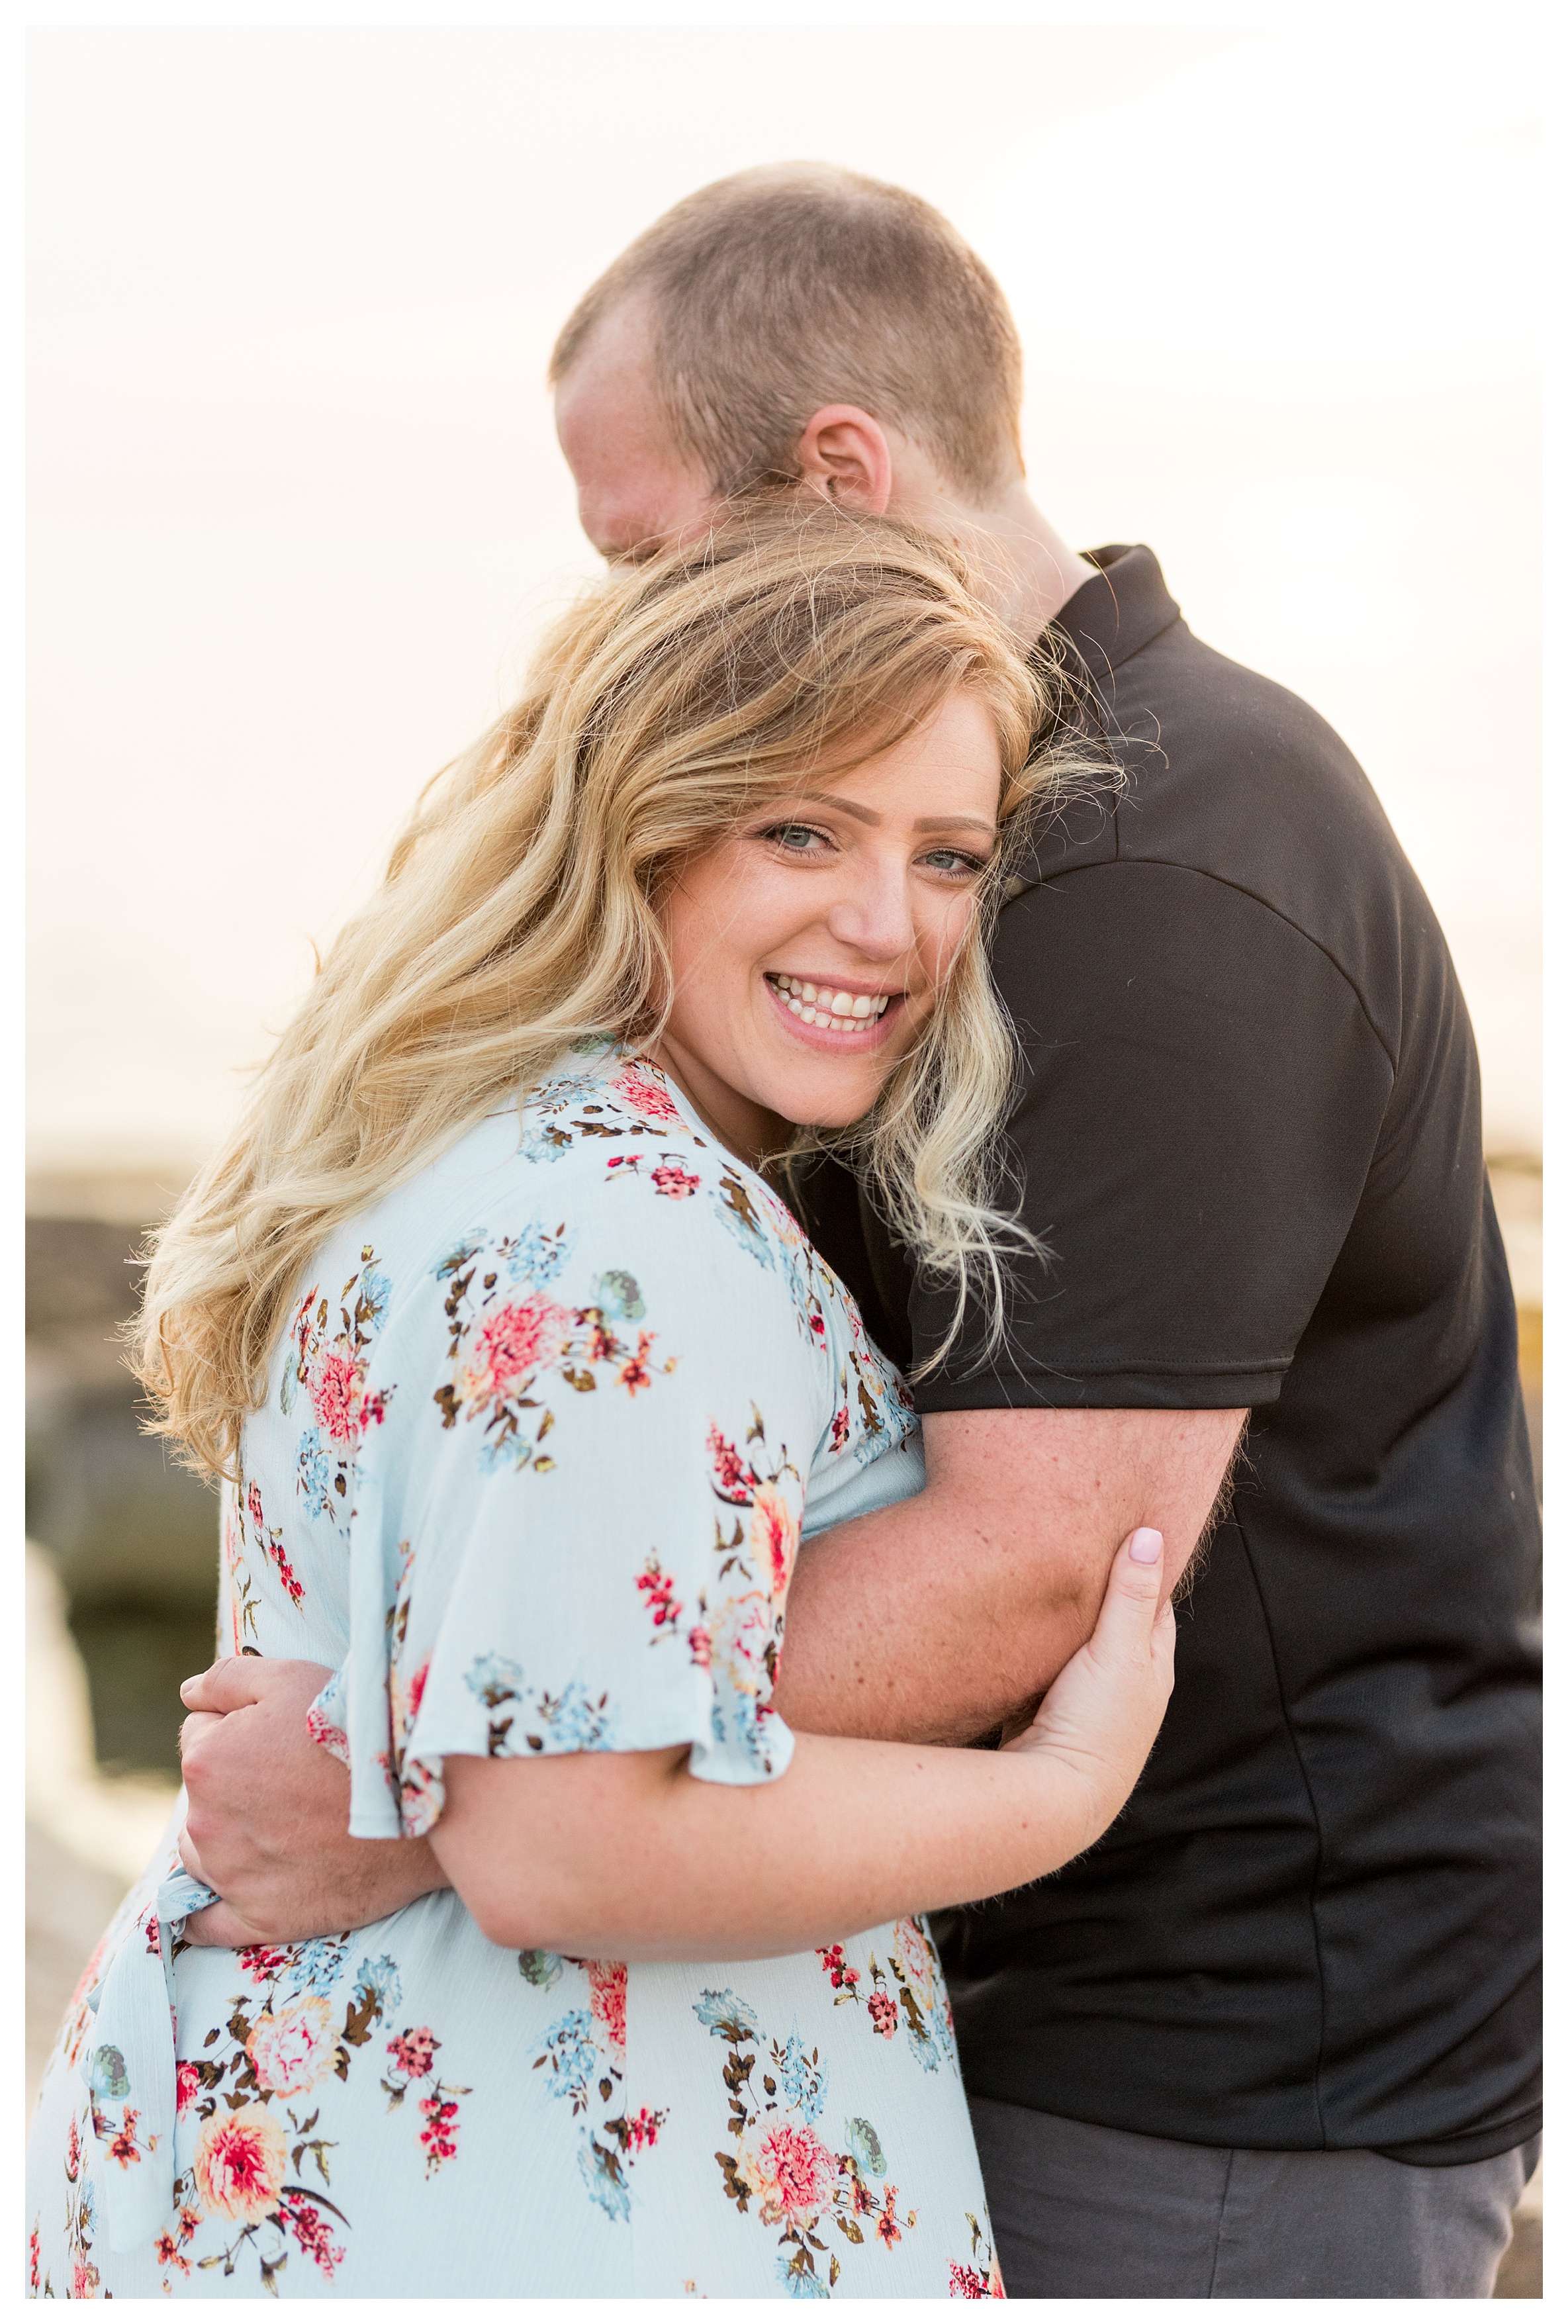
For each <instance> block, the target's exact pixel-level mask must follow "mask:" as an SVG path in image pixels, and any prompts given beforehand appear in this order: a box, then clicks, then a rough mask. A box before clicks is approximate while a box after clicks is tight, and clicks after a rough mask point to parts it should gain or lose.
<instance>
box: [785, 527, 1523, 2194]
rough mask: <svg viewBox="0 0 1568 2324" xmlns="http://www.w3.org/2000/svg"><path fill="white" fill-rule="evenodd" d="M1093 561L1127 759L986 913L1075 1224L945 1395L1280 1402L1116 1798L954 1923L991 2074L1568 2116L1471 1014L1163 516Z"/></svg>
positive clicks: (1504, 1350)
mask: <svg viewBox="0 0 1568 2324" xmlns="http://www.w3.org/2000/svg"><path fill="white" fill-rule="evenodd" d="M1093 561H1094V563H1095V564H1096V565H1097V566H1099V567H1101V568H1102V569H1101V572H1100V573H1099V574H1098V575H1097V576H1096V577H1095V578H1094V579H1093V580H1092V581H1090V582H1087V583H1086V584H1085V585H1084V587H1083V588H1081V589H1080V590H1079V591H1078V592H1077V594H1076V595H1075V596H1074V597H1073V598H1072V600H1071V601H1070V603H1069V604H1068V605H1067V606H1066V607H1065V611H1064V612H1063V613H1062V615H1061V616H1060V619H1059V627H1060V629H1061V630H1063V631H1064V632H1065V633H1066V635H1067V636H1068V637H1069V638H1070V639H1071V640H1072V641H1074V643H1075V646H1076V647H1077V649H1078V650H1079V653H1080V654H1081V655H1082V657H1083V659H1084V664H1085V665H1086V667H1087V669H1088V671H1089V673H1090V676H1091V678H1092V679H1093V685H1094V687H1095V688H1096V690H1097V695H1098V715H1100V716H1101V717H1102V719H1103V722H1104V724H1105V727H1106V729H1107V731H1108V732H1109V733H1111V735H1112V736H1113V737H1114V738H1115V747H1116V752H1117V756H1118V758H1119V760H1120V761H1121V764H1122V765H1123V767H1124V768H1125V770H1126V776H1127V780H1126V784H1125V788H1123V790H1122V792H1121V796H1120V798H1116V799H1114V801H1113V802H1111V804H1103V803H1102V804H1100V805H1093V806H1090V807H1084V808H1082V809H1080V810H1078V811H1076V812H1075V814H1074V815H1073V816H1070V817H1069V818H1068V820H1067V821H1066V823H1065V825H1062V824H1057V825H1047V826H1046V827H1043V828H1042V829H1041V830H1040V831H1039V832H1038V834H1037V835H1035V837H1034V839H1033V842H1032V847H1031V853H1030V856H1029V860H1028V862H1027V864H1026V866H1025V871H1024V881H1025V884H1024V888H1023V890H1022V892H1021V893H1019V895H1018V896H1017V898H1016V900H1014V901H1013V902H1011V903H1010V904H1009V906H1008V907H1007V908H1006V909H1005V910H1004V912H1003V913H1002V916H1001V922H1000V924H999V927H998V932H997V938H996V944H995V973H996V978H997V982H998V986H999V988H1000V990H1001V993H1002V996H1003V998H1004V999H1005V1001H1007V1004H1008V1006H1009V1008H1010V1010H1011V1012H1012V1015H1013V1019H1014V1021H1015V1023H1016V1025H1017V1027H1018V1030H1019V1036H1020V1038H1021V1042H1022V1047H1023V1051H1024V1059H1025V1070H1024V1077H1023V1084H1022V1093H1021V1096H1020V1100H1019V1104H1018V1108H1017V1111H1016V1112H1015V1113H1014V1115H1013V1117H1012V1120H1011V1121H1010V1126H1009V1136H1010V1142H1011V1147H1012V1158H1013V1160H1014V1162H1015V1164H1016V1166H1017V1167H1018V1171H1019V1182H1020V1184H1021V1185H1022V1186H1023V1188H1024V1190H1025V1194H1024V1214H1025V1216H1026V1218H1027V1219H1028V1222H1029V1224H1030V1225H1031V1226H1032V1227H1033V1228H1034V1229H1035V1230H1036V1231H1037V1232H1038V1234H1039V1235H1040V1236H1041V1237H1042V1238H1043V1239H1044V1240H1045V1241H1046V1242H1047V1244H1048V1245H1049V1247H1050V1250H1051V1252H1052V1254H1053V1256H1052V1259H1051V1261H1050V1264H1049V1267H1048V1269H1047V1271H1046V1273H1045V1274H1044V1275H1043V1276H1040V1275H1038V1274H1033V1275H1030V1276H1028V1277H1022V1276H1020V1277H1019V1280H1018V1283H1017V1295H1016V1299H1015V1305H1014V1313H1013V1316H1012V1329H1011V1336H1010V1347H1009V1350H1008V1352H1007V1353H1006V1354H1005V1355H1004V1356H1003V1357H1002V1358H1001V1359H1000V1360H994V1361H992V1362H989V1363H988V1362H984V1361H977V1360H976V1356H975V1352H974V1349H973V1346H965V1345H964V1344H963V1343H962V1342H961V1344H960V1345H959V1347H958V1348H957V1349H956V1350H955V1351H954V1353H953V1354H952V1355H951V1356H950V1358H949V1359H948V1360H946V1362H945V1364H944V1365H943V1367H942V1369H940V1371H939V1372H938V1373H937V1374H936V1376H935V1377H934V1378H931V1379H927V1380H926V1381H925V1382H924V1383H923V1384H922V1385H921V1386H920V1388H919V1389H918V1402H919V1404H920V1406H921V1408H922V1409H923V1410H925V1411H927V1412H946V1411H955V1410H973V1409H977V1408H983V1409H991V1408H994V1407H996V1406H1121V1407H1126V1406H1158V1407H1160V1408H1168V1409H1173V1410H1182V1409H1189V1408H1194V1407H1209V1408H1215V1407H1224V1406H1232V1405H1242V1406H1250V1407H1251V1410H1252V1417H1251V1423H1250V1431H1249V1435H1248V1439H1247V1452H1246V1461H1245V1465H1244V1467H1243V1470H1242V1472H1241V1477H1240V1480H1239V1482H1238V1485H1237V1489H1236V1494H1235V1504H1234V1512H1233V1515H1232V1516H1231V1518H1230V1520H1229V1521H1228V1522H1227V1523H1225V1524H1224V1525H1223V1526H1222V1527H1221V1528H1220V1530H1219V1532H1218V1534H1217V1535H1216V1537H1215V1539H1214V1541H1213V1544H1212V1545H1211V1547H1210V1549H1209V1551H1208V1553H1207V1555H1206V1558H1205V1560H1204V1564H1203V1569H1202V1572H1201V1573H1200V1575H1199V1578H1198V1580H1197V1582H1196V1584H1195V1587H1194V1590H1193V1591H1192V1594H1191V1596H1190V1597H1189V1598H1188V1599H1187V1600H1186V1601H1185V1604H1184V1605H1183V1606H1182V1607H1181V1609H1179V1615H1178V1646H1177V1658H1176V1692H1175V1695H1174V1697H1173V1700H1172V1703H1171V1708H1170V1711H1169V1712H1168V1714H1167V1719H1166V1721H1165V1725H1164V1727H1163V1729H1162V1730H1161V1733H1160V1737H1159V1740H1158V1744H1157V1745H1156V1748H1155V1751H1154V1755H1153V1757H1152V1758H1151V1760H1150V1762H1149V1765H1148V1770H1147V1772H1146V1774H1145V1775H1144V1777H1143V1779H1142V1781H1141V1783H1140V1784H1139V1788H1138V1791H1137V1792H1136V1793H1135V1794H1134V1796H1133V1799H1132V1801H1131V1803H1130V1806H1129V1807H1128V1809H1127V1810H1126V1811H1125V1812H1124V1813H1123V1815H1122V1816H1121V1819H1120V1821H1118V1822H1117V1824H1116V1825H1115V1827H1114V1828H1113V1830H1112V1831H1111V1832H1110V1833H1109V1834H1108V1835H1107V1836H1106V1838H1105V1839H1103V1840H1102V1841H1101V1842H1100V1843H1099V1844H1098V1846H1096V1847H1095V1848H1093V1849H1091V1850H1090V1851H1089V1853H1088V1854H1087V1855H1086V1856H1084V1857H1083V1858H1080V1859H1079V1860H1078V1861H1077V1862H1076V1863H1075V1864H1074V1865H1071V1866H1069V1867H1067V1869H1066V1870H1065V1871H1064V1872H1062V1873H1060V1874H1058V1875H1057V1876H1056V1877H1055V1878H1053V1879H1051V1880H1049V1881H1047V1882H1044V1883H1042V1884H1040V1885H1039V1886H1037V1887H1035V1888H1032V1889H1029V1890H1027V1891H1024V1892H1021V1893H1019V1894H1018V1895H1013V1896H1010V1897H1009V1898H1007V1899H1005V1900H1004V1901H1002V1902H1000V1903H998V1904H991V1905H986V1906H982V1907H978V1908H975V1909H973V1910H972V1911H970V1912H967V1913H964V1914H954V1915H952V1916H950V1917H949V1918H948V1919H947V1921H946V1923H945V1925H944V1927H943V1929H942V1931H941V1937H942V1950H943V1959H944V1961H945V1965H946V1969H947V1973H948V1978H949V1981H950V1985H951V1989H952V1993H953V2000H954V2006H955V2012H956V2015H957V2023H958V2032H959V2043H960V2048H961V2052H962V2057H963V2062H964V2077H965V2080H966V2082H967V2084H968V2087H969V2089H971V2091H972V2092H974V2093H977V2094H979V2095H982V2096H984V2097H987V2098H1002V2099H1008V2100H1010V2101H1011V2102H1012V2103H1014V2104H1015V2105H1021V2106H1027V2107H1039V2108H1042V2109H1044V2110H1046V2111H1047V2112H1050V2113H1053V2114H1060V2115H1065V2116H1072V2117H1075V2118H1076V2119H1079V2120H1083V2121H1087V2122H1095V2123H1102V2124H1107V2125H1110V2126H1114V2127H1118V2128H1122V2129H1128V2130H1135V2131H1142V2132H1146V2133H1149V2134H1152V2135H1158V2136H1161V2137H1168V2138H1178V2139H1185V2140H1192V2141H1197V2142H1201V2143H1203V2144H1213V2145H1246V2146H1258V2147H1285V2148H1317V2147H1360V2146H1370V2147H1375V2148H1377V2149H1379V2151H1381V2152H1382V2153H1392V2154H1395V2155H1397V2156H1398V2157H1399V2158H1401V2159H1403V2160H1407V2161H1410V2162H1420V2163H1459V2162H1465V2161H1469V2160H1471V2159H1475V2158H1479V2157H1481V2156H1484V2155H1487V2154H1491V2153H1499V2152H1500V2151H1502V2150H1503V2149H1504V2148H1506V2147H1508V2146H1511V2145H1513V2144H1516V2143H1517V2141H1519V2140H1520V2139H1523V2138H1525V2137H1526V2136H1528V2135H1531V2134H1532V2133H1533V2132H1534V2130H1535V2129H1536V2127H1537V2126H1538V2123H1539V2118H1540V2117H1539V2083H1538V2071H1539V2068H1538V2052H1537V2008H1538V2002H1537V1989H1536V1987H1537V1977H1538V1919H1539V1898H1538V1885H1537V1884H1538V1877H1539V1876H1538V1868H1537V1854H1536V1847H1537V1840H1536V1834H1537V1816H1538V1775H1539V1760H1538V1748H1539V1746H1538V1712H1539V1672H1538V1658H1537V1631H1536V1607H1537V1605H1538V1602H1539V1601H1538V1595H1537V1592H1538V1574H1539V1558H1540V1528H1539V1519H1538V1514H1537V1510H1536V1500H1535V1495H1534V1490H1533V1488H1532V1482H1531V1471H1530V1461H1529V1452H1528V1445H1527V1442H1526V1431H1525V1420H1524V1412H1523V1407H1522V1404H1521V1399H1520V1394H1519V1387H1518V1378H1517V1353H1516V1347H1515V1320H1514V1305H1513V1297H1512V1293H1511V1289H1510V1286H1509V1283H1508V1268H1507V1265H1506V1263H1505V1260H1504V1257H1503V1250H1502V1243H1501V1240H1500V1238H1499V1232H1498V1226H1497V1222H1496V1219H1495V1217H1494V1215H1493V1212H1492V1206H1491V1202H1490V1195H1489V1192H1488V1187H1487V1181H1486V1174H1485V1171H1484V1168H1483V1166H1482V1157H1481V1131H1480V1079H1479V1074H1478V1068H1477V1062H1476V1053H1475V1045H1474V1041H1473V1039H1472V1037H1471V1028H1470V1023H1469V1019H1468V1017H1467V1015H1466V1012H1465V1007H1464V1002H1463V1000H1462V996H1461V993H1460V990H1459V985H1458V982H1457V980H1456V978H1455V975H1454V971H1453V963H1452V962H1451V960H1450V958H1449V955H1448V950H1447V947H1446V945H1444V943H1443V936H1442V933H1441V931H1440V929H1439V928H1438V926H1437V922H1436V920H1435V918H1434V915H1433V912H1432V908H1431V906H1430V904H1429V903H1428V902H1427V899H1426V898H1425V894H1424V893H1423V891H1422V889H1421V887H1420V884H1419V882H1418V881H1417V880H1416V876H1415V874H1414V872H1413V871H1411V868H1410V866H1409V864H1408V863H1407V861H1406V859H1405V856H1404V854H1403V853H1402V851H1401V850H1400V847H1399V844H1398V842H1397V840H1396V838H1395V836H1394V834H1393V832H1392V831H1391V829H1390V828H1389V825H1388V821H1387V819H1386V818H1385V816H1384V815H1383V812H1382V810H1381V808H1380V807H1379V804H1378V802H1377V799H1376V798H1375V797H1374V796H1373V793H1372V790H1371V788H1370V785H1369V783H1368V782H1367V780H1366V778H1365V776H1364V775H1363V774H1362V773H1361V771H1360V768H1359V767H1358V766H1357V765H1356V762H1355V761H1354V760H1353V759H1352V758H1351V755H1350V753H1349V752H1348V751H1347V750H1346V749H1345V747H1344V745H1343V744H1342V742H1340V740H1339V739H1338V737H1337V736H1336V735H1335V734H1334V733H1333V732H1332V731H1331V730H1330V729H1329V728H1328V727H1327V726H1326V725H1325V724H1324V722H1323V720H1322V719H1321V718H1319V717H1317V716H1316V715H1314V713H1313V712H1312V711H1311V710H1309V709H1307V708H1306V706H1305V705H1304V704H1303V703H1301V702H1299V701H1297V700H1296V698H1295V696H1292V695H1289V694H1287V693H1286V692H1284V691H1283V689H1282V688H1280V687H1277V686H1273V685H1270V684H1269V683H1268V681H1267V680H1266V679H1264V678H1259V677H1257V676H1255V675H1254V674H1253V673H1252V672H1251V671H1250V670H1246V669H1241V668H1239V667H1238V666H1237V665H1236V664H1235V663H1234V662H1231V661H1227V660H1225V659H1223V658H1222V656H1221V655H1219V654H1217V653H1214V652H1213V651H1212V650H1210V649H1209V648H1208V647H1207V646H1204V645H1202V644H1200V643H1199V641H1197V640H1196V639H1195V638H1194V636H1193V634H1192V632H1190V631H1189V630H1188V628H1187V626H1186V624H1185V622H1184V621H1183V620H1182V618H1181V614H1180V612H1179V610H1178V608H1177V606H1176V604H1175V602H1174V601H1173V599H1172V598H1171V597H1170V595H1169V594H1168V593H1167V589H1166V587H1165V584H1164V581H1163V579H1162V577H1161V575H1160V570H1159V567H1158V564H1157V562H1156V560H1155V558H1154V557H1153V556H1152V555H1151V554H1150V552H1149V551H1148V549H1121V548H1116V549H1102V550H1100V551H1098V552H1096V554H1095V556H1094V558H1093ZM1476 747H1477V751H1478V753H1483V754H1484V751H1485V748H1486V743H1485V731H1484V722H1483V724H1482V726H1481V727H1480V728H1479V729H1478V730H1477V738H1476ZM823 1205H824V1207H823V1214H822V1221H821V1227H822V1234H823V1239H824V1240H825V1242H826V1244H827V1245H828V1246H829V1247H830V1248H829V1255H830V1256H835V1257H836V1258H837V1259H838V1260H839V1261H840V1264H841V1269H842V1271H844V1272H845V1273H847V1274H848V1275H849V1276H850V1277H851V1279H852V1281H853V1282H854V1284H855V1287H856V1288H858V1289H861V1290H862V1291H863V1292H864V1293H865V1295H866V1298H867V1303H868V1305H869V1306H870V1307H871V1309H872V1315H871V1318H870V1320H871V1321H872V1328H873V1329H878V1328H880V1329H881V1332H882V1333H883V1334H884V1335H885V1336H886V1338H887V1340H888V1342H889V1344H890V1346H892V1347H893V1349H894V1351H895V1352H896V1353H899V1354H902V1355H904V1356H906V1357H907V1356H908V1355H909V1351H910V1350H911V1347H912V1349H913V1351H914V1352H915V1353H916V1354H917V1355H918V1354H920V1353H922V1352H924V1351H926V1350H927V1349H928V1348H930V1347H931V1346H933V1345H935V1344H936V1342H939V1340H940V1338H941V1335H942V1332H943V1330H944V1328H945V1311H944V1305H943V1300H942V1297H941V1296H940V1295H939V1294H938V1293H936V1292H933V1291H932V1290H930V1289H921V1288H918V1287H913V1288H912V1287H911V1286H910V1285H909V1279H908V1277H907V1276H906V1275H905V1274H904V1272H903V1270H902V1267H901V1262H900V1260H899V1256H898V1254H897V1253H896V1252H895V1251H894V1250H891V1249H890V1246H889V1244H888V1242H887V1240H886V1237H885V1236H884V1235H883V1234H882V1233H881V1230H880V1229H879V1228H878V1226H877V1223H876V1222H875V1221H874V1220H872V1219H870V1218H867V1219H865V1220H864V1221H863V1226H864V1231H865V1234H866V1237H867V1246H868V1248H869V1251H870V1259H871V1269H872V1279H871V1280H869V1281H868V1279H867V1275H866V1260H865V1257H864V1256H863V1255H862V1254H861V1253H857V1252H856V1251H855V1250H853V1242H846V1240H845V1238H844V1219H843V1217H842V1215H841V1216H840V1217H839V1219H838V1222H837V1224H836V1227H835V1222H834V1220H833V1218H832V1217H831V1215H829V1213H831V1209H832V1203H831V1199H830V1197H828V1196H827V1195H826V1194H824V1196H823ZM906 1313H907V1315H908V1323H905V1321H904V1316H905V1314H906Z"/></svg>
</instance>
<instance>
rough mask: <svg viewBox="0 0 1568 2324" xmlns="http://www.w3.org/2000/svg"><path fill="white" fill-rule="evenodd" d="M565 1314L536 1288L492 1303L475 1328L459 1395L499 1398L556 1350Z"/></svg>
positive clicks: (563, 1332) (487, 1399) (483, 1400)
mask: <svg viewBox="0 0 1568 2324" xmlns="http://www.w3.org/2000/svg"><path fill="white" fill-rule="evenodd" d="M566 1323H567V1319H566V1314H565V1313H564V1311H563V1310H562V1309H561V1308H559V1307H557V1306H555V1305H553V1304H552V1302H551V1301H549V1300H548V1299H546V1298H543V1297H542V1296H540V1295H538V1294H537V1293H536V1295H535V1296H534V1297H533V1298H531V1299H525V1300H522V1301H521V1302H519V1303H516V1304H513V1305H508V1306H504V1307H498V1308H496V1310H495V1311H494V1313H493V1314H492V1315H490V1316H489V1317H488V1318H487V1319H486V1321H485V1323H484V1325H483V1327H482V1328H481V1329H480V1331H479V1332H478V1333H476V1334H475V1341H474V1345H473V1348H472V1349H471V1350H470V1351H469V1355H468V1361H467V1364H466V1368H465V1372H464V1379H463V1392H464V1397H465V1400H468V1399H471V1398H476V1399H477V1400H478V1401H480V1402H481V1403H489V1402H490V1401H491V1400H492V1399H493V1400H495V1401H496V1402H501V1401H503V1399H504V1398H505V1397H508V1396H510V1395H511V1394H512V1390H513V1389H514V1388H516V1387H517V1386H518V1384H519V1383H520V1382H521V1380H523V1379H525V1378H526V1377H527V1375H528V1374H529V1373H530V1372H534V1371H537V1370H538V1369H539V1367H540V1364H542V1363H548V1362H549V1360H550V1358H551V1357H552V1356H557V1355H558V1354H559V1353H560V1350H561V1343H562V1342H563V1340H564V1338H565V1336H566Z"/></svg>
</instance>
